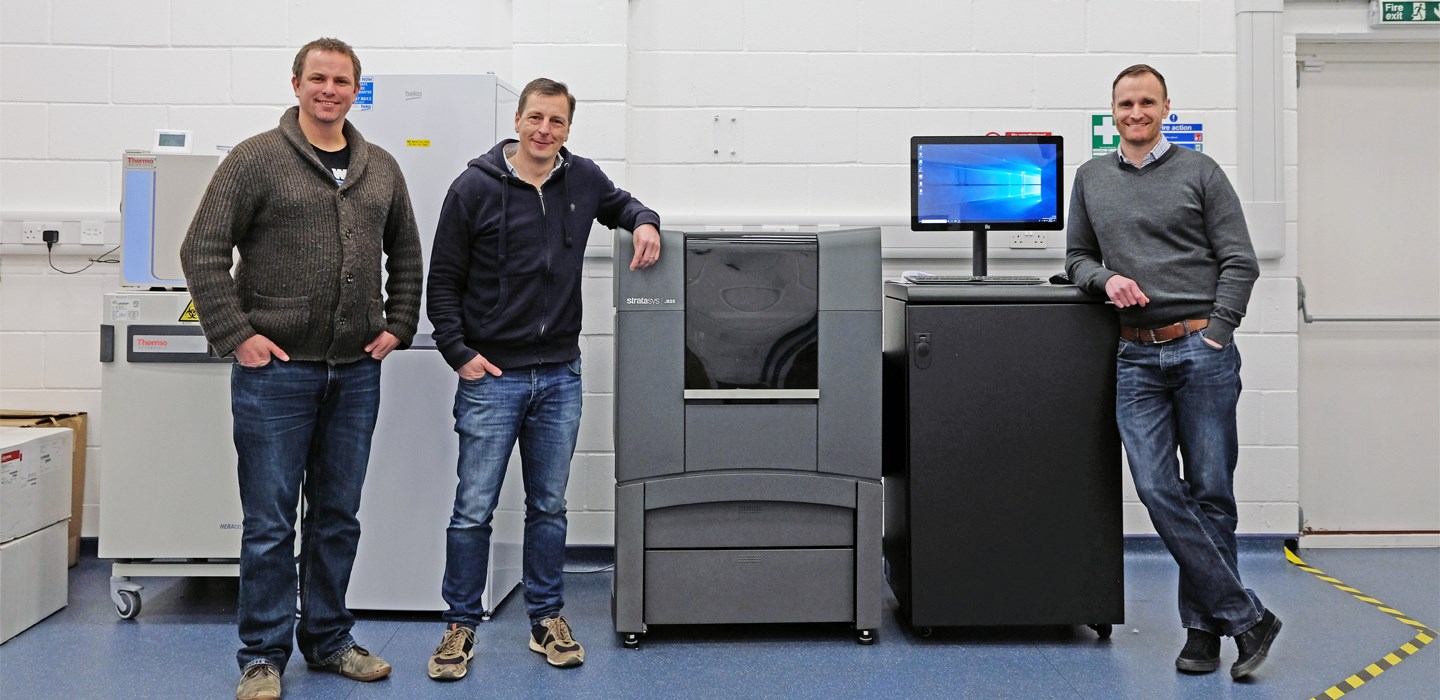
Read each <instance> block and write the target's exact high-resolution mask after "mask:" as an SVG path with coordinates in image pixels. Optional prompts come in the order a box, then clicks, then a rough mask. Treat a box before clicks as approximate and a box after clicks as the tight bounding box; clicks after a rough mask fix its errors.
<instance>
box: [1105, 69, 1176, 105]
mask: <svg viewBox="0 0 1440 700" xmlns="http://www.w3.org/2000/svg"><path fill="white" fill-rule="evenodd" d="M1145 73H1149V74H1150V75H1153V76H1155V79H1156V80H1158V81H1160V97H1162V98H1164V99H1167V100H1168V99H1170V89H1169V88H1167V87H1165V76H1163V75H1160V71H1158V70H1155V69H1154V68H1153V67H1151V66H1148V65H1146V64H1144V63H1136V64H1135V65H1133V66H1130V67H1129V68H1126V69H1125V70H1122V71H1120V75H1117V76H1115V82H1113V83H1110V95H1111V96H1112V97H1113V96H1114V95H1115V86H1116V85H1119V84H1120V81H1121V80H1122V79H1124V78H1128V77H1130V76H1132V75H1144V74H1145Z"/></svg>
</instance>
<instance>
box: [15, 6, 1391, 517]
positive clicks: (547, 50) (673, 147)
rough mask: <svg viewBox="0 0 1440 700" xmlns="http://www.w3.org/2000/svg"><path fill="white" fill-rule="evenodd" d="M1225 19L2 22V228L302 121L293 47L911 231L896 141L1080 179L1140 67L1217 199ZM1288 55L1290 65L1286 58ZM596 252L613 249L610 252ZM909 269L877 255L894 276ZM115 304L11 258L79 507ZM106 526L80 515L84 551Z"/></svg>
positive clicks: (593, 412)
mask: <svg viewBox="0 0 1440 700" xmlns="http://www.w3.org/2000/svg"><path fill="white" fill-rule="evenodd" d="M1234 7H1235V0H1089V1H1088V2H1087V1H1086V0H904V1H900V2H890V1H887V0H794V1H790V2H783V3H777V2H772V1H770V0H710V1H708V2H703V3H693V2H673V1H671V0H629V2H626V0H535V1H534V2H528V1H527V2H523V3H522V2H514V1H513V0H479V1H465V2H461V1H460V0H413V1H412V2H407V3H400V4H396V3H390V2H383V1H382V0H359V1H358V2H352V3H347V4H346V5H345V6H344V7H343V8H337V7H335V6H332V5H327V4H324V3H317V2H310V1H308V0H300V1H296V0H256V1H255V2H250V3H243V4H218V5H217V4H215V3H211V2H205V1H203V0H139V2H138V3H113V2H106V1H104V0H53V1H49V2H47V1H46V0H4V2H3V3H0V75H3V80H0V122H3V128H0V210H3V211H22V210H52V209H53V210H61V211H65V210H75V211H81V210H83V211H110V210H113V209H114V208H115V207H116V206H117V205H118V201H119V194H120V183H119V167H118V162H117V161H118V152H119V150H120V149H123V148H127V147H131V148H133V147H143V146H145V145H147V144H148V142H149V138H150V133H151V130H152V129H154V128H156V127H160V126H166V127H172V128H185V129H191V130H193V131H194V132H195V136H196V147H197V149H198V150H201V151H208V150H211V149H212V148H213V147H214V146H215V145H233V144H234V143H235V142H238V141H239V140H240V139H242V138H244V137H246V136H249V135H251V134H253V133H256V132H258V131H261V130H263V129H268V128H270V127H271V126H273V125H274V123H275V120H276V118H277V116H278V114H279V111H280V109H281V108H282V107H284V106H288V105H289V104H291V103H293V95H292V93H291V89H290V86H289V65H290V60H291V58H292V57H293V55H294V51H295V49H296V48H298V46H299V45H300V44H302V43H304V42H305V41H308V40H310V39H313V38H315V37H317V36H322V35H325V36H338V37H341V38H343V39H345V40H347V41H349V42H351V43H352V44H354V45H355V46H356V47H357V50H358V51H359V52H360V55H361V58H362V59H363V61H364V67H365V71H366V72H368V73H380V72H389V73H395V72H434V73H462V72H485V71H493V72H495V73H496V74H497V75H499V76H500V77H501V78H502V79H504V80H506V81H507V82H510V83H512V84H514V85H516V86H517V87H519V86H521V85H523V84H524V83H525V82H526V81H528V80H529V79H530V78H533V77H535V76H536V75H540V74H546V75H549V77H553V78H556V79H559V80H563V81H565V82H567V83H569V84H570V85H571V87H572V88H574V90H575V92H576V93H577V94H578V95H579V96H580V98H581V101H582V104H581V105H580V108H579V112H578V119H577V122H576V129H575V136H574V138H573V139H572V141H571V145H572V146H573V147H574V148H575V149H576V151H577V152H578V153H581V154H582V155H586V156H589V157H592V158H595V159H597V160H600V161H602V163H603V166H604V167H605V168H606V170H607V172H608V173H609V174H610V175H611V177H612V179H614V180H615V181H616V182H617V183H619V184H622V185H623V186H626V187H627V188H628V189H630V190H631V191H633V192H635V194H636V195H637V196H639V197H640V198H641V199H642V200H644V201H645V202H646V203H647V204H650V205H651V206H653V207H655V208H656V209H657V210H659V211H660V212H661V214H662V216H666V217H676V216H690V217H695V216H713V217H717V218H720V217H724V216H727V215H744V216H764V215H804V216H807V217H813V218H814V220H816V221H824V220H825V218H826V217H827V216H830V217H835V216H845V215H858V216H864V215H875V214H884V215H886V216H891V217H901V216H903V214H904V212H905V211H906V202H907V201H908V184H907V183H906V181H905V177H906V163H907V160H908V153H907V144H908V139H909V136H910V135H912V134H945V133H977V132H978V133H984V132H986V131H1007V130H1010V131H1034V130H1043V131H1054V132H1056V133H1060V134H1063V135H1064V136H1066V137H1067V140H1069V144H1068V145H1069V148H1068V149H1067V154H1068V159H1067V161H1068V166H1069V167H1068V168H1067V174H1071V175H1073V168H1074V167H1075V166H1077V165H1078V164H1079V163H1081V162H1083V160H1084V159H1085V158H1087V157H1088V153H1089V148H1088V144H1089V135H1090V134H1089V115H1090V114H1091V113H1095V112H1105V111H1107V105H1108V98H1109V85H1110V81H1111V80H1112V79H1113V77H1114V75H1115V73H1116V72H1117V71H1118V70H1119V69H1120V68H1122V67H1124V66H1126V65H1129V64H1131V63H1135V62H1140V61H1146V62H1151V63H1153V64H1155V65H1156V66H1157V67H1159V68H1160V70H1161V71H1163V72H1164V73H1165V75H1166V77H1167V79H1168V80H1169V83H1170V89H1171V95H1172V98H1173V103H1172V104H1173V106H1174V108H1175V110H1176V111H1177V112H1179V113H1181V114H1182V115H1183V116H1184V117H1185V118H1186V119H1195V120H1197V121H1202V122H1203V123H1204V124H1205V128H1206V132H1207V139H1209V141H1208V143H1207V149H1206V150H1207V152H1209V153H1211V154H1212V155H1213V156H1215V157H1216V158H1217V160H1219V161H1220V162H1221V163H1222V164H1224V165H1226V166H1227V168H1226V169H1227V172H1229V173H1231V175H1232V178H1233V174H1234V172H1235V166H1236V159H1237V156H1236V148H1235V145H1236V144H1235V141H1236V140H1237V133H1236V128H1237V127H1236V123H1235V113H1234V110H1235V107H1236V95H1235V71H1236V66H1237V62H1236V54H1235V52H1236V44H1237V42H1236V35H1235V34H1236V33H1235V27H1236V20H1235V15H1234ZM1331 14H1332V15H1334V16H1335V17H1339V18H1340V19H1328V20H1324V21H1323V22H1322V21H1320V20H1311V25H1317V23H1318V24H1323V27H1322V29H1325V30H1327V31H1352V32H1363V31H1367V30H1365V29H1364V27H1363V24H1364V15H1363V11H1360V12H1358V13H1356V12H1348V13H1346V12H1339V11H1338V10H1337V11H1336V12H1335V13H1331ZM1342 15H1343V17H1342ZM1327 16H1329V15H1327ZM1307 26H1310V25H1307ZM1337 28H1338V29H1337ZM1312 29H1313V28H1312ZM1286 46H1287V50H1288V51H1289V53H1291V54H1293V51H1294V41H1293V38H1289V37H1287V43H1286ZM1291 71H1293V69H1291V68H1288V67H1287V72H1286V80H1287V81H1290V82H1291V83H1292V84H1293V77H1294V76H1293V73H1292V72H1291ZM1295 105H1296V99H1295V96H1294V91H1293V87H1291V86H1288V85H1287V88H1286V95H1285V106H1286V109H1287V110H1288V111H1287V114H1286V121H1285V125H1286V136H1285V138H1286V143H1285V146H1286V148H1285V162H1286V164H1287V168H1286V171H1285V176H1286V181H1287V183H1286V184H1287V186H1286V199H1287V208H1288V210H1287V218H1288V220H1289V221H1290V222H1292V223H1291V224H1290V225H1289V226H1288V227H1287V229H1288V230H1287V246H1288V250H1289V253H1288V255H1287V257H1285V258H1283V259H1280V260H1275V261H1266V262H1265V263H1264V264H1263V266H1262V267H1263V270H1264V273H1263V276H1262V279H1261V280H1260V283H1259V284H1258V285H1257V286H1256V290H1255V295H1254V299H1253V301H1252V304H1251V309H1250V316H1249V318H1247V320H1246V323H1245V325H1244V326H1243V327H1242V328H1241V333H1240V343H1241V347H1242V351H1243V352H1244V357H1245V369H1244V375H1243V378H1244V381H1245V385H1246V392H1245V395H1244V397H1243V398H1242V402H1241V407H1240V408H1241V426H1240V429H1241V435H1242V442H1243V444H1244V452H1243V455H1242V462H1241V467H1240V476H1239V478H1240V479H1241V481H1240V491H1241V494H1240V497H1241V500H1242V504H1241V529H1242V530H1243V531H1247V532H1275V533H1289V532H1293V531H1294V530H1295V527H1296V522H1297V513H1298V507H1297V505H1296V501H1297V500H1298V495H1297V487H1296V484H1297V483H1298V476H1297V475H1298V470H1299V467H1298V464H1297V452H1298V450H1297V449H1296V445H1297V442H1298V416H1297V409H1296V406H1297V404H1298V400H1297V392H1298V387H1297V383H1298V380H1297V353H1298V339H1297V336H1296V333H1297V328H1296V323H1295V313H1294V308H1293V306H1294V298H1295V296H1294V295H1295V284H1294V275H1295V262H1294V260H1295V245H1296V244H1295V237H1296V236H1295V227H1294V224H1293V222H1294V221H1295V220H1296V218H1297V216H1298V212H1297V211H1296V208H1295V207H1296V205H1295V185H1294V183H1295V181H1296V177H1297V168H1296V161H1297V157H1296V150H1297V146H1296V144H1295V139H1294V131H1295V115H1294V110H1295ZM717 117H719V120H718V121H717V119H716V118H717ZM732 118H733V120H734V121H731V119H732ZM717 150H718V151H719V153H716V151H717ZM732 150H734V151H735V152H734V153H731V151H732ZM887 235H888V234H887ZM597 236H600V241H599V242H600V243H607V242H608V232H607V233H598V234H597ZM602 247H603V246H602ZM75 260H78V258H77V259H75ZM61 262H62V263H67V264H68V261H61ZM1003 263H1004V261H1002V264H1003ZM925 264H928V265H930V266H932V267H945V266H954V267H964V265H962V264H952V263H951V262H947V261H934V260H931V261H926V263H925ZM63 266H65V265H64V264H62V267H63ZM72 266H73V265H72ZM913 266H914V261H909V260H904V259H887V260H886V269H887V270H892V271H893V270H899V269H904V268H906V267H913ZM1050 267H1051V265H1050V264H1049V263H1048V261H1047V264H1046V265H1045V267H1044V268H1043V269H1050ZM586 274H587V277H586V279H585V281H584V290H585V298H586V305H587V310H586V321H585V336H584V338H583V341H582V342H583V345H584V348H585V351H586V391H587V395H586V401H587V404H586V411H585V418H584V423H583V425H582V436H581V452H580V454H579V455H578V456H577V459H576V463H575V473H574V478H572V482H571V492H570V500H571V504H570V508H571V528H570V533H571V541H572V542H577V543H605V542H608V541H609V540H610V537H611V536H612V535H611V533H612V529H611V528H612V527H613V519H612V517H611V515H610V513H609V510H610V509H611V508H612V507H613V502H612V501H613V494H612V493H611V490H610V489H611V484H612V480H613V470H614V467H613V457H612V456H611V455H610V453H609V450H610V449H611V444H612V439H611V436H610V430H611V421H612V414H613V402H612V395H613V386H612V376H611V373H612V371H613V362H614V360H613V355H614V340H613V332H614V322H613V318H611V313H612V312H611V307H610V293H611V291H610V278H609V267H608V263H607V262H605V261H598V260H597V261H592V262H591V264H589V265H587V268H586ZM114 286H115V273H114V270H113V267H110V268H105V269H99V270H94V271H92V272H91V273H87V274H85V275H77V276H74V277H65V276H62V275H59V274H58V273H54V272H52V271H50V270H49V268H48V266H46V265H45V264H44V263H43V258H39V257H38V256H20V257H18V258H17V257H16V256H9V257H5V258H3V259H0V354H3V366H0V405H12V406H18V405H25V406H31V407H38V408H67V409H80V410H88V411H91V414H92V422H93V427H92V431H91V445H92V451H91V464H92V468H91V470H90V474H91V477H90V481H91V487H90V488H89V489H87V493H88V494H90V495H89V496H87V502H89V503H90V505H91V506H92V508H93V507H94V506H95V505H97V504H95V503H94V502H93V501H94V494H95V493H96V492H95V490H94V488H93V484H94V483H96V482H97V480H98V478H99V473H100V472H101V471H102V469H101V468H99V465H100V463H101V461H102V459H101V458H102V453H103V442H102V437H101V436H103V416H100V415H98V414H99V394H98V379H96V376H97V374H98V368H96V367H95V363H94V362H93V360H94V358H93V354H94V353H93V345H94V343H93V340H94V338H93V334H94V332H95V327H96V324H97V323H98V313H99V311H98V306H99V301H98V300H99V298H100V295H101V294H102V293H103V292H104V291H106V290H108V289H111V288H113V287H114ZM1127 483H1128V482H1127ZM1126 493H1127V500H1128V501H1129V503H1128V505H1127V509H1126V528H1127V531H1129V532H1149V531H1150V529H1149V525H1148V519H1147V518H1145V516H1144V513H1143V509H1141V508H1139V505H1138V503H1135V502H1134V497H1133V491H1131V490H1127V492H1126ZM97 522H98V521H97V519H96V518H95V513H94V512H93V510H92V511H91V512H90V513H88V517H87V530H89V531H90V534H93V533H94V526H95V523H97Z"/></svg>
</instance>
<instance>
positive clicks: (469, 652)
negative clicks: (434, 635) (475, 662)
mask: <svg viewBox="0 0 1440 700" xmlns="http://www.w3.org/2000/svg"><path fill="white" fill-rule="evenodd" d="M473 658H475V630H473V629H470V628H469V627H462V626H460V625H458V624H451V625H450V629H447V630H445V637H444V638H442V639H441V640H440V646H438V647H436V648H435V653H434V654H431V655H430V663H429V671H430V677H431V678H434V679H435V680H437V681H458V680H460V679H461V678H464V677H465V672H466V671H467V670H469V666H470V659H473Z"/></svg>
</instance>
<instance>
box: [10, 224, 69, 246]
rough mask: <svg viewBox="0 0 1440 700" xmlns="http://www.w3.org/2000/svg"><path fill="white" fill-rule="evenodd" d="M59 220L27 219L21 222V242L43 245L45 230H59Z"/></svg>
mask: <svg viewBox="0 0 1440 700" xmlns="http://www.w3.org/2000/svg"><path fill="white" fill-rule="evenodd" d="M59 230H60V222H58V221H25V222H22V223H21V224H20V242H21V243H34V244H37V245H43V244H44V243H45V237H44V235H43V232H45V231H59Z"/></svg>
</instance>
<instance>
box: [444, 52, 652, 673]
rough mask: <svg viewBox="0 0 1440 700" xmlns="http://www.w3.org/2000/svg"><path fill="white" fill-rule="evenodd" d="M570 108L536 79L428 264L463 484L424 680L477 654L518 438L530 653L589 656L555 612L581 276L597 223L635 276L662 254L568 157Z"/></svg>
mask: <svg viewBox="0 0 1440 700" xmlns="http://www.w3.org/2000/svg"><path fill="white" fill-rule="evenodd" d="M574 116H575V97H574V96H573V95H571V94H570V91H569V89H568V88H567V87H566V86H565V84H564V83H559V82H556V81H554V80H549V79H546V78H537V79H535V80H532V81H531V82H530V83H529V84H528V85H526V86H525V89H524V90H522V91H521V93H520V105H519V107H518V108H517V109H516V111H515V133H516V134H518V135H519V137H520V138H519V139H518V140H516V139H506V140H505V141H502V142H500V143H499V144H497V145H496V146H495V147H494V148H493V149H491V150H490V152H489V153H486V154H485V155H483V156H480V157H479V158H476V159H474V160H472V161H470V165H469V167H468V168H466V169H465V172H463V173H461V174H460V177H458V178H456V179H455V182H454V184H452V185H451V186H450V190H449V191H448V192H446V194H445V203H444V205H443V207H442V208H441V210H440V222H439V225H438V226H437V227H436V230H435V244H434V247H433V250H432V255H431V260H430V278H429V281H428V287H427V288H426V292H427V297H426V298H427V304H426V310H427V312H428V313H429V316H430V321H431V323H433V324H434V326H435V333H434V339H435V344H436V346H437V347H438V348H439V349H440V352H441V353H442V354H443V355H444V357H445V360H446V361H447V362H449V363H450V366H451V367H453V368H454V369H455V371H456V373H457V374H459V388H458V389H457V390H456V392H455V432H456V433H458V434H459V435H460V460H459V474H460V485H459V487H458V488H457V490H456V493H455V509H454V512H453V513H452V514H451V516H450V525H449V527H448V528H446V536H445V579H444V581H443V583H442V584H441V594H442V595H443V596H444V598H445V603H446V604H447V605H448V606H449V609H448V610H447V611H446V612H445V614H444V616H443V617H444V620H445V622H446V625H447V626H446V630H445V636H444V638H443V639H442V640H441V642H440V646H439V647H438V648H437V649H436V650H435V653H434V655H432V656H431V657H430V662H429V673H430V677H431V678H434V679H436V680H458V679H460V678H463V677H464V676H465V673H466V670H467V666H468V665H469V661H470V659H471V658H473V656H474V638H475V625H477V624H479V622H480V620H481V616H482V615H483V614H484V613H485V610H484V607H483V606H482V605H481V603H480V595H481V593H482V592H483V591H484V590H485V568H486V563H487V559H488V556H489V551H490V532H491V527H490V520H491V516H492V514H493V513H494V511H495V505H496V503H497V502H498V500H499V498H500V484H501V482H502V481H503V480H504V477H505V467H506V464H507V462H508V461H509V458H510V452H511V450H512V449H513V448H514V446H515V443H516V441H517V440H518V441H519V443H520V460H521V468H522V469H523V470H524V475H525V477H524V484H525V545H524V581H525V605H526V608H527V612H528V614H529V617H530V627H531V630H530V639H529V646H530V649H532V650H533V651H536V652H539V653H541V654H544V655H545V660H546V661H547V662H548V663H550V665H552V666H560V667H566V666H578V665H580V664H581V663H583V662H584V660H585V650H584V649H583V648H582V647H581V646H580V644H579V643H578V642H576V641H575V638H574V636H573V634H572V633H571V631H570V626H569V624H568V623H566V622H565V618H563V617H561V616H560V609H561V608H562V607H564V599H563V590H562V585H563V582H562V578H561V575H562V569H563V567H564V563H565V527H566V519H565V486H566V483H567V482H568V481H569V479H570V458H571V456H572V455H573V454H574V452H575V441H576V437H577V436H578V435H579V432H580V399H581V384H580V343H579V341H580V320H581V316H582V313H581V289H580V279H581V269H582V266H583V264H584V261H585V243H586V241H587V240H588V239H589V236H590V228H591V225H592V224H593V223H594V222H595V221H597V220H598V221H599V222H600V223H601V224H604V225H605V226H607V227H610V228H615V227H617V226H620V227H624V228H626V229H628V230H630V231H633V232H634V242H635V257H634V258H633V259H632V260H631V261H630V268H631V269H632V270H633V269H639V268H645V267H649V266H651V265H653V264H655V261H656V260H658V259H659V258H660V232H659V229H658V226H659V225H660V217H659V215H657V214H656V213H655V212H654V211H651V210H650V209H648V208H646V207H645V205H643V204H641V203H640V202H639V201H638V200H636V199H635V198H634V197H632V196H630V193H628V192H626V191H624V190H622V189H619V188H617V187H615V185H614V183H612V182H611V181H610V179H609V178H607V177H606V176H605V173H603V172H601V170H600V168H599V167H598V166H596V165H595V163H594V162H593V161H591V160H589V159H586V158H581V157H580V156H577V155H574V154H572V153H571V152H570V151H569V150H567V149H565V148H564V145H565V141H566V139H568V138H569V136H570V124H571V120H572V119H573V118H574Z"/></svg>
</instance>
